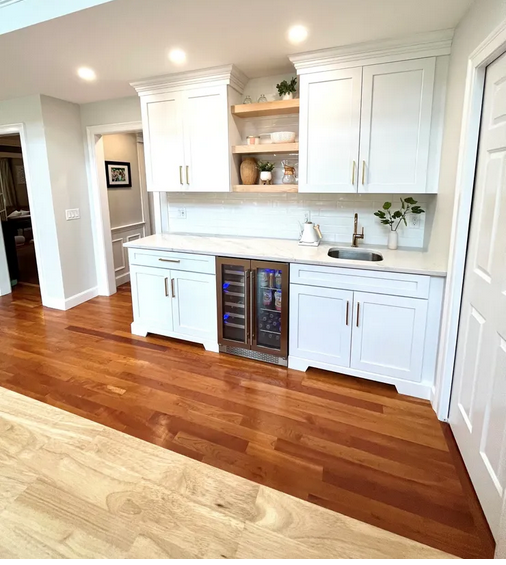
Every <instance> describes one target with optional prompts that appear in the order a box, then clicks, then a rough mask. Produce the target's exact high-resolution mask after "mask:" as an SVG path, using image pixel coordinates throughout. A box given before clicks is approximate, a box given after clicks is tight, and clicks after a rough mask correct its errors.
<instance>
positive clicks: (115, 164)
mask: <svg viewBox="0 0 506 565" xmlns="http://www.w3.org/2000/svg"><path fill="white" fill-rule="evenodd" d="M105 176H106V178H107V188H131V187H132V175H131V174H130V163H124V162H121V161H106V162H105Z"/></svg>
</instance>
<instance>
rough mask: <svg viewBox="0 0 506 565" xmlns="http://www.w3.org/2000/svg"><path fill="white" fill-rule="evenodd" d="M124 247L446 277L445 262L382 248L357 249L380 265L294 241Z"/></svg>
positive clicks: (185, 240) (146, 242) (169, 239)
mask: <svg viewBox="0 0 506 565" xmlns="http://www.w3.org/2000/svg"><path fill="white" fill-rule="evenodd" d="M125 247H132V248H138V249H155V250H159V251H179V252H182V253H199V254H202V255H215V256H221V257H238V258H245V259H260V260H271V261H280V262H284V263H304V264H308V265H325V266H329V267H343V268H349V269H367V270H371V271H387V272H388V271H390V272H396V273H413V274H420V275H431V276H436V277H445V276H446V260H445V259H444V258H442V257H437V256H435V255H434V254H429V253H428V252H426V251H411V250H407V249H397V250H395V251H391V250H390V249H387V248H383V247H381V246H374V247H371V246H368V245H363V246H360V248H361V249H367V250H370V251H375V252H377V253H380V254H381V255H383V261H378V262H372V261H371V262H370V261H351V260H347V259H333V258H332V257H329V256H328V255H327V252H328V250H329V249H330V248H331V247H338V248H346V247H349V246H346V245H342V244H328V243H321V244H320V245H319V247H306V246H302V245H299V244H298V242H297V241H293V240H289V239H267V238H260V237H258V238H252V237H228V236H211V235H186V234H179V233H174V234H157V235H150V236H149V237H144V238H142V239H136V240H134V241H130V242H128V243H126V244H125Z"/></svg>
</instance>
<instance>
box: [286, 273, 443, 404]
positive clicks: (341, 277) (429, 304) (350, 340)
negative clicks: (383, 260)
mask: <svg viewBox="0 0 506 565" xmlns="http://www.w3.org/2000/svg"><path fill="white" fill-rule="evenodd" d="M300 280H304V282H306V281H307V282H310V284H299V281H300ZM322 282H323V283H324V284H327V285H328V287H326V286H325V287H324V286H319V285H321V284H322ZM375 282H376V285H375V284H374V283H375ZM443 282H444V279H440V278H439V279H436V278H434V277H427V276H418V275H407V274H402V273H391V278H390V279H389V278H388V273H378V272H374V271H366V270H364V271H361V270H356V269H343V268H333V267H315V266H310V265H304V266H301V265H293V266H292V268H291V284H290V348H289V358H288V366H289V367H290V368H292V369H298V370H302V371H305V370H307V369H308V368H309V367H316V368H321V369H327V370H329V371H335V372H340V373H344V374H348V375H352V376H357V377H363V378H366V379H371V380H377V381H380V382H385V383H389V384H393V385H395V386H396V388H397V389H398V391H399V392H401V393H404V394H409V395H412V396H418V397H420V398H429V397H430V394H431V390H432V386H433V384H434V375H435V365H436V353H437V342H438V335H439V325H440V314H441V304H442V294H443ZM332 286H333V287H339V286H342V287H343V288H329V287H332ZM374 286H376V287H377V292H362V291H361V290H354V288H358V289H361V288H363V287H367V288H372V287H374ZM396 289H397V290H396ZM396 291H397V292H398V295H393V294H392V293H393V292H396ZM387 293H390V294H387ZM403 294H404V295H408V296H402V295H403Z"/></svg>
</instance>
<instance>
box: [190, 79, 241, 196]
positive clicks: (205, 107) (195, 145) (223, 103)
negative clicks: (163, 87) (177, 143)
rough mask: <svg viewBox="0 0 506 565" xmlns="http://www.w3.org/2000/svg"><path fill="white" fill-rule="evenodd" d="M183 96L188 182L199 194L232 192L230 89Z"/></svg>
mask: <svg viewBox="0 0 506 565" xmlns="http://www.w3.org/2000/svg"><path fill="white" fill-rule="evenodd" d="M183 96H184V148H185V151H184V152H185V171H184V173H185V174H184V182H185V183H186V185H187V187H188V190H194V191H198V192H209V191H212V192H221V191H224V190H230V164H229V153H230V147H229V142H228V109H229V104H228V97H227V91H226V88H224V87H214V88H200V89H196V90H191V91H188V92H185V93H184V95H183Z"/></svg>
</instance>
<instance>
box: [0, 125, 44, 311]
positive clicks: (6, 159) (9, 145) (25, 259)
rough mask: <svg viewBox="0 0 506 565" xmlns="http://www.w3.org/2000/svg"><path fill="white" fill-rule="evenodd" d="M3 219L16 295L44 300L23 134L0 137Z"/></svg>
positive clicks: (5, 243) (7, 256)
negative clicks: (27, 288)
mask: <svg viewBox="0 0 506 565" xmlns="http://www.w3.org/2000/svg"><path fill="white" fill-rule="evenodd" d="M0 220H1V224H2V235H3V240H4V246H5V255H6V259H7V268H8V277H9V280H10V285H11V288H12V292H13V294H14V296H15V295H16V292H17V291H19V290H20V289H21V288H23V290H24V294H26V287H30V291H29V294H30V295H33V296H34V299H36V300H40V288H39V272H38V267H37V257H36V253H35V244H34V235H33V228H32V218H31V212H30V201H29V197H28V190H27V181H26V174H25V164H24V162H23V150H22V147H21V137H20V135H19V134H17V133H15V134H9V135H0Z"/></svg>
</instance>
